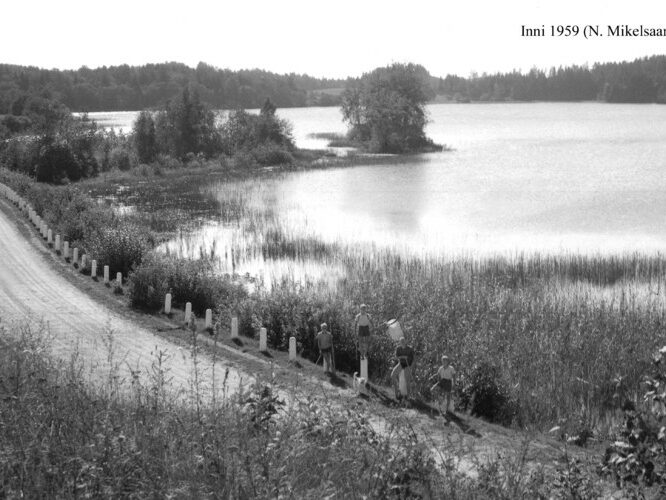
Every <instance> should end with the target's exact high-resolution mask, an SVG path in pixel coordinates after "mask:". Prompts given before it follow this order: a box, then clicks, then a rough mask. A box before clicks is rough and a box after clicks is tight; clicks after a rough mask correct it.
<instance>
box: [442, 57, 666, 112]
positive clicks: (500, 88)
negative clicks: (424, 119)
mask: <svg viewBox="0 0 666 500" xmlns="http://www.w3.org/2000/svg"><path fill="white" fill-rule="evenodd" d="M435 90H436V93H437V94H439V95H443V96H446V97H447V98H449V99H452V100H456V101H603V102H627V103H651V102H652V103H654V102H658V103H666V56H652V57H645V58H642V59H636V60H635V61H632V62H619V63H603V64H595V65H593V66H592V67H587V66H568V67H560V68H551V69H550V71H547V72H546V71H542V70H538V69H533V70H531V71H530V72H529V73H527V74H523V73H519V72H517V71H516V72H513V73H498V74H494V75H487V74H483V75H481V76H478V75H472V76H471V77H470V78H461V77H458V76H452V75H448V76H447V77H446V78H439V79H438V80H437V87H436V89H435Z"/></svg>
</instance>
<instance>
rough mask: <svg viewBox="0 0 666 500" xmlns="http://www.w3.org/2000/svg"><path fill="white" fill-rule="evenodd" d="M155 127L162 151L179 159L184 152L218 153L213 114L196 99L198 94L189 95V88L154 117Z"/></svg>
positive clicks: (208, 154)
mask: <svg viewBox="0 0 666 500" xmlns="http://www.w3.org/2000/svg"><path fill="white" fill-rule="evenodd" d="M155 126H156V137H157V142H158V144H159V145H160V146H161V149H162V150H163V151H164V152H166V153H169V154H172V155H174V156H176V157H178V158H183V157H185V155H186V154H187V153H194V154H198V153H203V154H204V155H206V156H212V155H213V154H215V153H216V152H218V150H219V142H220V141H219V134H218V132H217V129H216V128H215V113H213V112H212V111H211V110H210V109H208V108H207V107H206V106H205V105H204V104H203V103H202V102H201V101H200V100H199V94H198V93H197V92H190V89H189V88H188V87H185V88H184V89H183V92H182V93H181V95H180V96H179V97H178V99H176V100H174V101H171V102H168V103H167V105H166V109H165V110H163V111H160V112H159V113H158V114H157V119H156V124H155Z"/></svg>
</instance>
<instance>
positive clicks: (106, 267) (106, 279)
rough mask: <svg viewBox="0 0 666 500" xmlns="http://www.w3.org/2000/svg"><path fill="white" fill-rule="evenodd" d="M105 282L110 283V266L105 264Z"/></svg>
mask: <svg viewBox="0 0 666 500" xmlns="http://www.w3.org/2000/svg"><path fill="white" fill-rule="evenodd" d="M104 284H105V285H108V284H109V266H104Z"/></svg>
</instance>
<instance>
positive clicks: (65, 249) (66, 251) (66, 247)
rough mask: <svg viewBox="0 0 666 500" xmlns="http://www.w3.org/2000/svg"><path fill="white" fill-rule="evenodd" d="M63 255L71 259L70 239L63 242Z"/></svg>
mask: <svg viewBox="0 0 666 500" xmlns="http://www.w3.org/2000/svg"><path fill="white" fill-rule="evenodd" d="M62 255H63V257H65V259H69V241H65V242H64V243H63V249H62Z"/></svg>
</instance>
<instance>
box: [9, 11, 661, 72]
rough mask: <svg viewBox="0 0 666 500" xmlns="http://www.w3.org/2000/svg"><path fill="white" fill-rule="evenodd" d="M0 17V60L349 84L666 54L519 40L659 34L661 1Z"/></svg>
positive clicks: (639, 43)
mask: <svg viewBox="0 0 666 500" xmlns="http://www.w3.org/2000/svg"><path fill="white" fill-rule="evenodd" d="M0 13H1V14H2V16H1V18H2V23H1V25H0V62H2V63H12V64H21V65H33V66H39V67H46V68H54V67H55V68H68V69H72V68H79V67H81V66H84V65H85V66H88V67H91V68H94V67H99V66H104V65H106V66H109V65H118V64H123V63H126V64H130V65H141V64H145V63H157V62H164V61H179V62H183V63H185V64H187V65H189V66H196V64H197V63H198V62H199V61H204V62H206V63H208V64H211V65H213V66H215V67H218V68H230V69H234V70H236V69H243V68H261V69H266V70H269V71H274V72H277V73H292V72H294V73H308V74H310V75H313V76H327V77H345V76H357V75H360V74H361V73H363V72H365V71H369V70H371V69H373V68H375V67H377V66H382V65H386V64H389V63H391V62H416V63H420V64H423V65H424V66H425V67H426V68H427V69H428V70H429V71H430V73H431V74H433V75H436V76H444V75H446V74H448V73H453V74H458V75H461V76H468V75H469V74H470V73H471V72H473V71H475V72H478V73H483V72H488V73H492V72H496V71H503V72H504V71H511V70H513V69H519V70H522V71H527V70H529V69H530V68H532V67H539V68H549V67H551V66H559V65H571V64H585V63H589V64H592V63H594V62H603V61H621V60H631V59H635V58H637V57H643V56H648V55H654V54H666V37H662V38H613V37H608V36H606V37H603V38H597V39H587V40H586V39H585V38H583V37H582V36H579V37H576V38H568V39H566V38H552V37H544V38H525V37H521V25H526V26H529V27H541V26H542V25H545V26H546V29H549V28H548V27H549V26H550V25H558V24H569V25H571V24H576V25H579V26H580V27H581V29H582V27H583V26H585V25H587V24H590V25H600V27H601V28H602V31H603V32H604V33H605V31H606V26H607V25H608V24H611V25H617V24H629V25H632V26H638V25H640V24H643V25H644V26H653V27H663V28H664V29H666V2H662V1H659V0H622V1H620V0H548V1H545V0H504V1H499V0H495V1H491V0H476V1H475V0H456V1H450V0H401V1H395V0H383V1H374V0H373V1H366V0H339V1H336V0H329V1H326V2H322V1H317V0H309V1H306V0H245V1H234V2H230V1H225V0H187V1H172V0H162V1H153V0H115V1H112V2H100V1H96V0H7V1H5V2H3V4H2V6H1V7H0Z"/></svg>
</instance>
